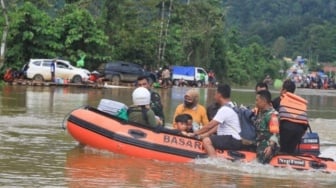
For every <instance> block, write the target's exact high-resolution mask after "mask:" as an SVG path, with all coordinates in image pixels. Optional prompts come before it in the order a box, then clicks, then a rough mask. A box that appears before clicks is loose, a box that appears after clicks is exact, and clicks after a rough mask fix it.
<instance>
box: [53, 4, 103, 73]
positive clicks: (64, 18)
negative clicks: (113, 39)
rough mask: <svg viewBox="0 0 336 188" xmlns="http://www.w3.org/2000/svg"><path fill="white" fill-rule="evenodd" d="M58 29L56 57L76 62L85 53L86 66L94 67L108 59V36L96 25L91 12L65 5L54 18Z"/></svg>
mask: <svg viewBox="0 0 336 188" xmlns="http://www.w3.org/2000/svg"><path fill="white" fill-rule="evenodd" d="M54 25H55V28H58V30H59V43H60V44H61V45H62V48H61V49H60V50H58V51H57V52H58V54H57V56H58V57H62V58H65V59H68V60H70V61H71V62H76V61H77V60H78V59H79V58H80V56H82V55H86V58H85V60H86V62H87V63H86V64H85V66H86V68H89V69H95V68H97V67H98V66H99V64H100V63H101V62H104V61H106V60H107V59H108V55H107V54H108V49H109V45H108V37H107V36H106V35H105V33H104V31H103V30H101V29H100V28H99V27H98V24H97V23H96V21H95V20H94V19H93V17H92V16H91V14H90V13H89V12H88V11H87V10H85V9H81V8H78V7H77V6H75V5H66V6H65V8H64V9H63V10H61V11H60V12H59V16H58V17H57V19H56V20H55V24H54Z"/></svg>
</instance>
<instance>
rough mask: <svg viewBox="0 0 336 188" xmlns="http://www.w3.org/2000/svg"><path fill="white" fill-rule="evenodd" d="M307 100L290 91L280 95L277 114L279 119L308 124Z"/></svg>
mask: <svg viewBox="0 0 336 188" xmlns="http://www.w3.org/2000/svg"><path fill="white" fill-rule="evenodd" d="M307 104H308V102H307V100H305V99H304V98H302V97H300V96H298V95H295V94H293V93H290V92H286V93H285V94H283V95H282V96H281V101H280V108H279V116H280V120H287V121H290V122H294V123H299V124H303V125H308V117H307Z"/></svg>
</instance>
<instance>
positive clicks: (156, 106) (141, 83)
mask: <svg viewBox="0 0 336 188" xmlns="http://www.w3.org/2000/svg"><path fill="white" fill-rule="evenodd" d="M137 87H145V88H147V89H148V90H149V92H150V93H151V102H150V107H151V109H152V110H153V111H154V114H155V115H156V116H157V117H159V118H160V120H161V121H162V125H164V114H163V107H162V103H161V97H160V95H159V94H158V93H156V92H155V91H152V90H151V83H149V79H148V77H146V76H140V77H138V79H137Z"/></svg>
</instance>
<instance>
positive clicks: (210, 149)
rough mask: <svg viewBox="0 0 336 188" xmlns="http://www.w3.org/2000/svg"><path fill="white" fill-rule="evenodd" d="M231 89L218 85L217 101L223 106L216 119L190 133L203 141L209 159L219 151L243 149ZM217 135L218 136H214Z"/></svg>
mask: <svg viewBox="0 0 336 188" xmlns="http://www.w3.org/2000/svg"><path fill="white" fill-rule="evenodd" d="M230 96H231V87H230V86H229V85H227V84H224V85H218V86H217V91H216V94H215V100H216V102H217V103H218V104H220V105H221V107H220V109H219V110H218V111H217V113H216V115H215V116H214V118H213V119H212V120H211V121H210V122H209V123H208V124H207V125H206V126H203V127H202V128H201V129H200V130H197V131H195V132H194V133H189V134H188V136H196V137H198V138H199V139H202V142H203V146H204V148H205V150H206V152H207V153H208V155H209V157H215V156H216V151H215V149H219V150H225V149H229V150H239V149H241V147H242V141H241V139H242V138H241V136H240V135H239V133H240V132H241V128H240V123H239V118H238V114H237V113H236V112H235V111H234V110H233V108H232V107H233V106H234V104H233V103H232V102H231V99H230ZM214 133H217V134H214Z"/></svg>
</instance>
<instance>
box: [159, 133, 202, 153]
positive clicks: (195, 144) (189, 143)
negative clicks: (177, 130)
mask: <svg viewBox="0 0 336 188" xmlns="http://www.w3.org/2000/svg"><path fill="white" fill-rule="evenodd" d="M163 142H164V143H166V144H172V145H179V146H186V147H188V148H194V149H200V150H202V143H201V142H200V141H197V140H191V139H187V138H183V137H177V136H171V135H164V136H163Z"/></svg>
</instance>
